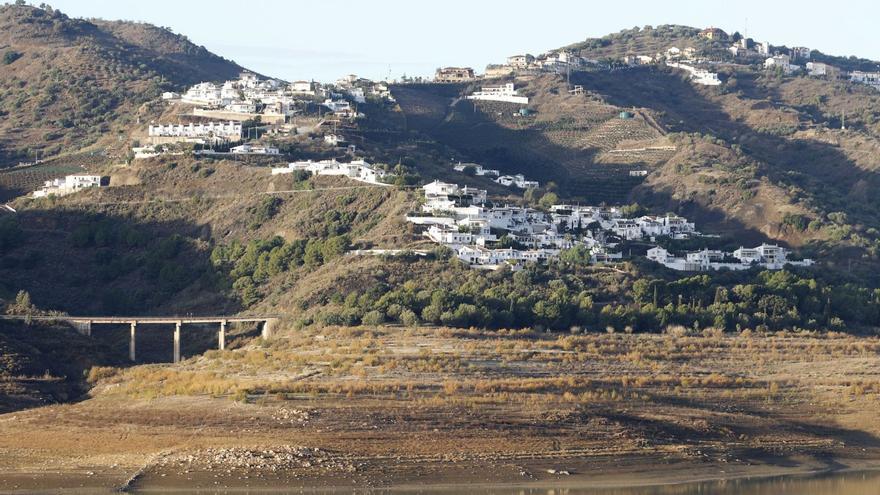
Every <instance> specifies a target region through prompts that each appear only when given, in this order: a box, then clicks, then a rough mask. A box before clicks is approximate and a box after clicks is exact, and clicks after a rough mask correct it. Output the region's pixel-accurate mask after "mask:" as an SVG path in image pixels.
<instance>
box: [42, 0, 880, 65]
mask: <svg viewBox="0 0 880 495" xmlns="http://www.w3.org/2000/svg"><path fill="white" fill-rule="evenodd" d="M48 3H49V4H50V5H52V6H53V7H55V8H58V9H60V10H61V11H62V12H64V13H65V14H67V15H70V16H73V17H87V18H89V17H100V18H103V19H108V20H115V19H122V20H131V21H143V22H149V23H151V24H156V25H158V26H165V27H169V28H171V30H173V31H174V32H176V33H181V34H184V35H186V36H187V37H189V39H190V40H191V41H193V42H194V43H196V44H198V45H203V46H205V47H206V48H208V49H209V50H211V51H212V52H214V53H217V54H219V55H222V56H224V57H226V58H228V59H232V60H234V61H236V62H237V63H239V64H240V65H242V66H244V67H247V68H249V69H252V70H254V71H257V72H259V73H261V74H264V75H267V76H271V77H277V78H281V79H285V80H288V81H292V80H298V79H306V80H317V81H333V80H335V79H337V78H338V77H341V76H343V75H345V74H352V73H353V74H357V75H359V76H362V77H368V78H371V79H384V78H385V77H387V76H389V75H390V76H392V77H399V76H401V75H403V74H406V75H409V76H416V75H423V76H425V75H432V74H433V72H434V70H435V69H436V68H437V67H442V66H450V65H453V66H469V67H474V68H475V69H477V70H478V71H482V69H483V68H484V67H485V66H486V64H489V63H498V62H503V60H504V59H505V58H506V57H507V56H508V55H513V54H516V53H523V52H528V53H532V54H538V53H542V52H545V51H548V50H551V49H555V48H559V47H561V46H565V45H568V44H571V43H574V42H578V41H582V40H584V39H586V38H592V37H601V36H603V35H605V34H609V33H612V32H617V31H620V30H621V29H628V28H632V27H634V26H646V25H652V26H656V25H660V24H684V25H689V26H694V27H708V26H715V27H719V28H721V29H724V30H726V31H728V32H733V31H740V32H741V33H743V34H745V33H746V32H748V36H749V37H752V38H755V39H756V40H759V41H769V42H770V43H771V44H775V45H787V46H808V47H810V48H814V49H819V50H821V51H823V52H825V53H828V54H833V55H847V56H848V55H857V56H860V57H865V58H871V59H874V60H878V59H880V36H876V20H877V19H878V18H880V2H878V1H877V0H858V1H857V0H836V1H834V2H829V1H827V0H822V1H821V2H820V1H817V0H801V1H788V0H783V1H775V0H760V1H757V0H737V1H735V2H727V1H717V0H716V1H706V0H701V1H692V0H682V1H675V0H668V1H659V0H615V1H607V0H605V1H602V2H593V1H587V0H581V1H562V0H541V1H536V0H531V1H519V0H508V1H495V0H476V1H474V0H436V1H430V2H428V1H418V0H409V1H406V0H350V1H346V0H309V1H302V0H288V1H282V0H247V1H243V0H211V1H205V0H151V1H149V2H144V1H133V0H50V1H48Z"/></svg>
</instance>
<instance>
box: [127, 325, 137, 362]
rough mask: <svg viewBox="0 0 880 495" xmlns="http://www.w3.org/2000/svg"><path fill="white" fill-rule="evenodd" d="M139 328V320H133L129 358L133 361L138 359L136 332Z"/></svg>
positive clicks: (129, 342)
mask: <svg viewBox="0 0 880 495" xmlns="http://www.w3.org/2000/svg"><path fill="white" fill-rule="evenodd" d="M136 330H137V322H136V321H133V322H131V338H130V339H129V341H128V359H130V360H131V361H132V362H134V361H137V354H136V353H135V339H134V334H135V331H136Z"/></svg>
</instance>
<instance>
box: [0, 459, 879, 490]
mask: <svg viewBox="0 0 880 495" xmlns="http://www.w3.org/2000/svg"><path fill="white" fill-rule="evenodd" d="M814 461H815V458H814ZM383 462H384V461H383ZM823 462H825V463H826V464H833V465H825V466H821V465H818V464H814V465H810V464H811V463H808V462H807V460H806V459H804V460H801V463H800V464H797V465H795V466H791V467H783V466H778V465H775V466H774V465H772V464H770V463H767V464H752V465H735V466H731V465H727V464H723V463H717V462H712V463H701V462H693V461H686V460H680V459H679V460H676V461H673V462H672V463H668V464H664V463H662V462H661V460H659V459H652V458H651V456H648V457H647V458H645V457H642V456H626V457H622V458H614V459H605V460H604V462H603V463H601V464H599V463H596V460H595V459H583V458H571V459H566V460H564V461H563V460H561V459H558V458H539V459H532V460H530V461H529V462H518V463H515V464H511V463H509V462H503V463H501V464H495V463H491V462H490V463H466V464H464V465H458V464H457V463H456V464H455V465H450V464H446V463H440V464H439V465H438V464H437V463H430V465H429V466H424V465H421V466H414V465H413V464H408V463H407V462H406V461H405V459H402V460H401V462H395V463H391V464H382V466H383V467H384V468H387V469H391V470H395V471H397V473H396V474H397V479H396V481H394V482H391V483H382V482H380V481H379V480H377V479H373V480H371V481H368V480H369V478H370V473H369V468H368V472H366V473H364V474H366V475H367V478H364V479H363V480H362V481H360V482H354V480H352V482H350V483H338V482H334V481H338V479H334V478H335V477H334V476H315V477H304V478H299V477H293V478H291V477H289V476H288V475H289V473H277V474H278V476H273V477H263V478H257V477H253V478H250V477H245V479H238V480H235V479H231V478H221V481H217V480H216V479H215V478H214V477H216V473H215V472H212V471H193V472H189V473H188V474H189V475H191V476H189V477H187V478H184V477H183V476H176V475H173V474H171V473H163V472H160V471H156V470H154V469H152V467H148V468H146V469H144V470H143V472H142V473H141V476H140V477H136V478H135V479H134V481H133V483H131V484H130V485H126V482H127V481H129V480H131V479H132V477H133V475H132V474H131V473H130V471H121V470H120V471H118V472H115V473H99V474H96V473H94V472H93V473H92V474H91V475H90V474H87V472H83V471H82V470H57V471H29V472H25V471H5V470H4V471H0V486H2V487H3V488H0V494H7V493H10V494H31V493H119V492H125V493H172V492H177V493H180V492H189V491H199V490H215V491H220V492H231V493H237V492H257V493H277V492H286V493H290V492H298V493H306V494H308V493H350V492H351V491H353V490H354V491H367V492H370V491H376V492H380V493H381V492H388V493H410V492H419V493H421V492H437V493H458V492H460V491H461V490H462V489H463V488H464V487H467V489H468V491H470V492H490V491H491V492H493V493H494V492H495V491H499V490H502V491H507V490H509V491H512V490H553V489H575V490H613V489H644V488H651V487H663V486H685V485H698V484H714V483H727V482H732V481H755V482H759V481H772V480H774V479H777V478H778V479H788V478H792V479H811V478H822V477H824V476H830V475H844V474H847V473H867V474H874V475H880V458H850V457H834V456H831V457H828V458H826V459H823ZM547 464H554V465H564V466H577V467H574V468H573V469H572V470H571V474H569V475H550V474H548V473H546V472H544V471H541V469H542V468H543V466H544V465H547ZM586 466H592V467H594V468H599V472H593V473H590V472H587V470H586ZM371 467H372V466H371ZM499 467H516V468H520V469H524V470H531V471H534V473H532V474H530V476H533V478H532V479H528V480H523V479H521V478H522V477H519V478H514V477H502V478H498V479H493V480H479V479H477V478H478V477H479V476H477V477H471V476H466V475H465V472H467V471H468V470H474V471H471V472H476V471H479V470H481V469H482V470H493V469H498V468H499ZM426 468H427V469H426ZM731 468H732V469H731ZM426 470H427V471H430V473H431V475H430V476H428V478H429V479H423V480H421V481H420V480H419V479H418V478H419V477H420V475H424V473H425V471H426ZM531 471H530V472H531Z"/></svg>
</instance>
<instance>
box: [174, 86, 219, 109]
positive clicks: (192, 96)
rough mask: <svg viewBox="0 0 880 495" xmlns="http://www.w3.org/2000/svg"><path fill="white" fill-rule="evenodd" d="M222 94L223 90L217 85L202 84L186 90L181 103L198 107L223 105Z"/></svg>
mask: <svg viewBox="0 0 880 495" xmlns="http://www.w3.org/2000/svg"><path fill="white" fill-rule="evenodd" d="M221 94H222V92H221V88H220V87H219V86H217V85H216V84H214V83H210V82H201V83H198V84H196V85H195V86H193V87H191V88H189V89H188V90H186V92H185V93H184V94H183V95H182V96H181V101H183V102H184V103H193V104H196V105H220V104H222V103H223V98H222V97H221Z"/></svg>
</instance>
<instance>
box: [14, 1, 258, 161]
mask: <svg viewBox="0 0 880 495" xmlns="http://www.w3.org/2000/svg"><path fill="white" fill-rule="evenodd" d="M0 52H2V53H0V54H2V57H3V59H2V61H0V63H2V64H3V65H2V67H3V70H2V71H0V116H2V117H3V119H2V121H0V136H2V137H0V167H2V166H4V165H5V166H8V165H12V164H15V163H17V162H19V161H25V160H27V159H32V158H33V157H35V156H38V155H39V156H40V157H48V156H52V155H58V154H61V153H66V152H70V151H75V150H78V149H82V148H85V147H88V146H90V145H93V144H95V143H96V142H99V141H101V140H102V139H105V140H106V139H109V138H112V137H114V136H112V134H113V133H114V131H122V130H124V128H125V127H126V126H128V125H130V124H131V123H133V122H135V121H136V120H137V111H138V109H139V107H140V106H141V105H142V104H143V103H145V102H148V101H151V100H154V99H156V98H158V96H159V95H160V94H161V93H162V92H163V91H170V90H176V91H179V90H182V89H183V88H185V87H186V86H187V85H190V84H193V83H197V82H200V81H205V80H225V79H229V78H233V77H235V76H236V75H237V74H238V73H239V71H241V70H242V68H241V67H240V66H239V65H237V64H235V63H234V62H231V61H229V60H226V59H224V58H222V57H219V56H217V55H215V54H212V53H211V52H209V51H208V50H207V49H205V48H204V47H201V46H197V45H195V44H193V43H192V42H190V41H189V40H188V39H187V38H186V37H185V36H182V35H178V34H174V33H171V32H170V31H168V30H166V29H163V28H159V27H156V26H151V25H149V24H142V23H132V22H123V21H103V20H84V19H75V18H71V17H68V16H67V15H65V14H63V13H61V12H60V11H58V10H55V9H52V8H51V7H48V6H45V7H44V8H37V7H31V6H26V5H4V6H2V7H0Z"/></svg>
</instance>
